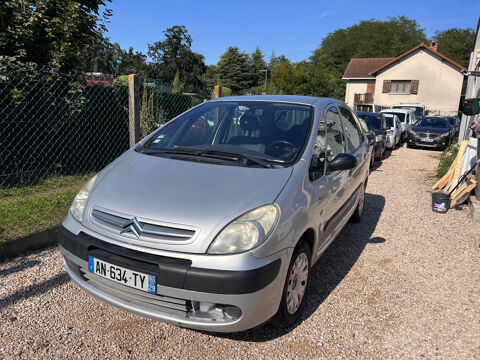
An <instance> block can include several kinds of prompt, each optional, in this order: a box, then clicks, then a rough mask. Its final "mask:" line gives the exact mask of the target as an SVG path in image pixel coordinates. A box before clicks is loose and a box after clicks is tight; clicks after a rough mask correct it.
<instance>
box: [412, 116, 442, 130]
mask: <svg viewBox="0 0 480 360" xmlns="http://www.w3.org/2000/svg"><path fill="white" fill-rule="evenodd" d="M415 126H421V127H434V128H447V127H448V125H447V121H446V120H445V119H444V118H440V117H424V118H421V119H420V120H418V121H417V122H416V123H415Z"/></svg>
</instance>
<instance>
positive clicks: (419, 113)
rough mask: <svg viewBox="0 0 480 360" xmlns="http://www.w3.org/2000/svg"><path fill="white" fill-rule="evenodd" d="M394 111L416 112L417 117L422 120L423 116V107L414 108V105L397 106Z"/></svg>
mask: <svg viewBox="0 0 480 360" xmlns="http://www.w3.org/2000/svg"><path fill="white" fill-rule="evenodd" d="M393 108H394V109H406V110H412V111H414V112H415V117H417V118H420V117H422V116H423V107H422V106H413V105H395V106H393Z"/></svg>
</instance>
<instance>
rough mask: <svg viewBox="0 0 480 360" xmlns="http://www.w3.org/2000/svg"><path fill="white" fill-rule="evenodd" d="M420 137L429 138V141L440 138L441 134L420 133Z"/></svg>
mask: <svg viewBox="0 0 480 360" xmlns="http://www.w3.org/2000/svg"><path fill="white" fill-rule="evenodd" d="M418 136H420V137H422V138H429V139H436V138H438V137H439V134H432V133H418Z"/></svg>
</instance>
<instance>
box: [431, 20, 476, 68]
mask: <svg viewBox="0 0 480 360" xmlns="http://www.w3.org/2000/svg"><path fill="white" fill-rule="evenodd" d="M433 40H435V41H436V42H437V44H438V51H439V52H441V53H442V54H443V55H445V56H448V57H449V58H450V59H452V60H453V61H456V62H457V63H459V64H460V65H463V66H465V67H468V63H469V62H470V53H471V52H472V49H473V46H474V43H475V30H473V29H459V28H452V29H448V30H444V31H437V32H435V36H434V37H433Z"/></svg>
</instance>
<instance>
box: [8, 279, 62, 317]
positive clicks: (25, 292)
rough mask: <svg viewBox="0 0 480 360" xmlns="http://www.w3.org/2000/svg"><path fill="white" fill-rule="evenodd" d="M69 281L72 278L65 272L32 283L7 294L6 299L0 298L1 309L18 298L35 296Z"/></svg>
mask: <svg viewBox="0 0 480 360" xmlns="http://www.w3.org/2000/svg"><path fill="white" fill-rule="evenodd" d="M68 281H70V278H69V277H68V275H67V273H65V272H63V273H60V274H58V275H57V276H55V277H53V278H51V279H48V280H45V281H43V282H41V283H38V284H36V285H32V286H29V287H27V288H25V289H22V290H19V291H17V292H16V293H14V294H12V295H10V296H7V297H6V298H4V299H0V310H2V309H3V308H6V307H7V306H10V305H12V304H14V303H16V302H17V301H18V300H22V299H27V298H30V297H34V296H37V295H40V294H43V293H46V292H47V291H50V290H51V289H53V288H56V287H58V286H60V285H63V284H65V283H67V282H68Z"/></svg>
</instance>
